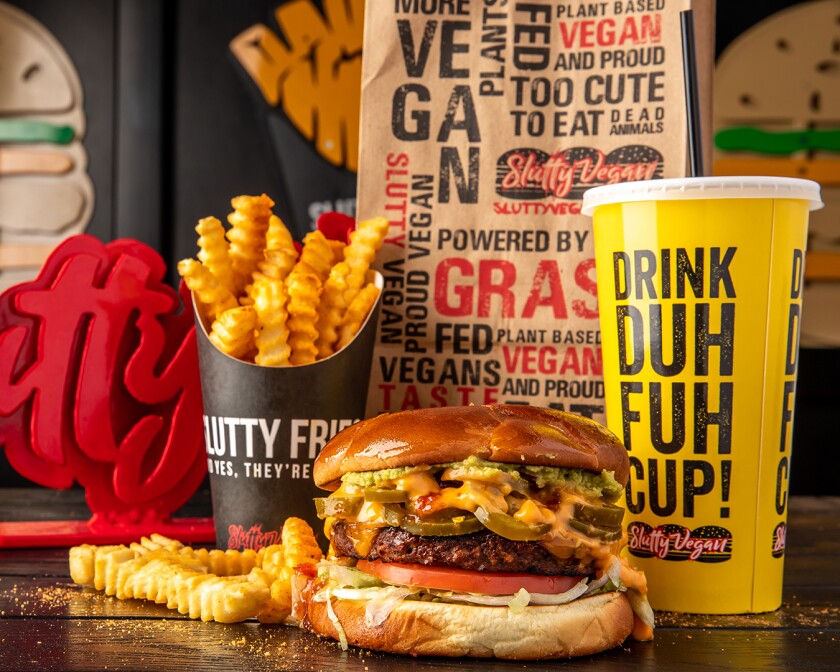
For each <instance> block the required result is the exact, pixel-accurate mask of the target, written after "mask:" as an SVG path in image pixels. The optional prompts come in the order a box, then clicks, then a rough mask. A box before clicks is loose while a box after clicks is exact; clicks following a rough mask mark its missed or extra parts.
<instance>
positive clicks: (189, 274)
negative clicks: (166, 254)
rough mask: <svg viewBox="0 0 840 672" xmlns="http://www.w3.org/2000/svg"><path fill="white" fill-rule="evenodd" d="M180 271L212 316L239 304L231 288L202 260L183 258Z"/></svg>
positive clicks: (208, 313) (217, 315) (190, 288)
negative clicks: (221, 282) (220, 281)
mask: <svg viewBox="0 0 840 672" xmlns="http://www.w3.org/2000/svg"><path fill="white" fill-rule="evenodd" d="M178 273H180V274H181V277H182V278H184V282H185V283H186V284H187V287H188V288H189V290H190V291H191V292H193V293H195V295H196V298H197V299H198V302H199V304H200V305H201V306H202V307H203V309H204V310H205V312H206V314H207V315H208V316H209V317H210V318H217V317H219V316H220V315H221V314H222V313H224V312H225V311H226V310H229V309H231V308H234V307H236V306H237V305H238V303H237V301H236V298H235V297H234V296H233V294H231V292H230V290H229V289H227V287H224V286H222V285H221V284H220V283H219V281H218V280H216V277H215V276H214V275H213V274H212V273H211V272H210V270H209V269H208V268H207V267H206V266H204V265H203V264H202V263H201V262H200V261H196V260H195V259H182V260H181V261H179V262H178Z"/></svg>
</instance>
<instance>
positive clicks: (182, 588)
mask: <svg viewBox="0 0 840 672" xmlns="http://www.w3.org/2000/svg"><path fill="white" fill-rule="evenodd" d="M219 578H220V577H218V576H216V575H215V574H210V573H207V574H197V575H195V576H191V577H189V578H186V579H184V580H183V581H181V582H180V583H179V584H178V587H177V589H176V595H175V603H176V608H177V609H178V613H179V614H189V613H190V600H191V599H192V596H193V595H195V594H197V593H198V587H199V586H200V585H201V584H202V583H204V582H205V581H215V580H216V579H219ZM198 611H200V610H198Z"/></svg>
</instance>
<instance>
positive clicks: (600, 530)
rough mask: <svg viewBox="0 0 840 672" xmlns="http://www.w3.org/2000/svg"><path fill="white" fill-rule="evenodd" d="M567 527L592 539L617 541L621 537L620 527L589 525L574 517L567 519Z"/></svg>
mask: <svg viewBox="0 0 840 672" xmlns="http://www.w3.org/2000/svg"><path fill="white" fill-rule="evenodd" d="M569 527H571V528H572V529H574V530H577V531H578V532H580V533H581V534H585V535H586V536H587V537H592V538H593V539H600V540H601V541H617V540H618V539H621V534H622V531H621V528H620V527H601V526H600V525H590V524H589V523H584V522H582V521H580V520H575V519H574V518H572V519H570V520H569Z"/></svg>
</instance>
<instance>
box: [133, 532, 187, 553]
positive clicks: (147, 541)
mask: <svg viewBox="0 0 840 672" xmlns="http://www.w3.org/2000/svg"><path fill="white" fill-rule="evenodd" d="M140 545H141V546H143V547H144V548H148V549H149V550H150V551H157V550H160V549H162V548H164V549H166V550H169V551H177V550H178V549H180V548H184V544H182V543H181V542H180V541H178V540H177V539H170V538H169V537H165V536H163V535H162V534H158V533H157V532H153V533H152V534H150V535H149V536H148V537H140Z"/></svg>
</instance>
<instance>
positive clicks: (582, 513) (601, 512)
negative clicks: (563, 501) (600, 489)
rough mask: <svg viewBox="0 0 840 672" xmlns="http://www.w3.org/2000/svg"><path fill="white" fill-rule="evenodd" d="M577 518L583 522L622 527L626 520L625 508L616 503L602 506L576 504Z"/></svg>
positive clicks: (600, 525)
mask: <svg viewBox="0 0 840 672" xmlns="http://www.w3.org/2000/svg"><path fill="white" fill-rule="evenodd" d="M574 517H575V518H577V519H578V520H579V521H581V522H582V523H589V524H590V525H597V526H599V527H621V521H622V520H624V509H623V508H621V507H620V506H615V505H614V504H604V505H602V506H599V505H592V504H575V515H574Z"/></svg>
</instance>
